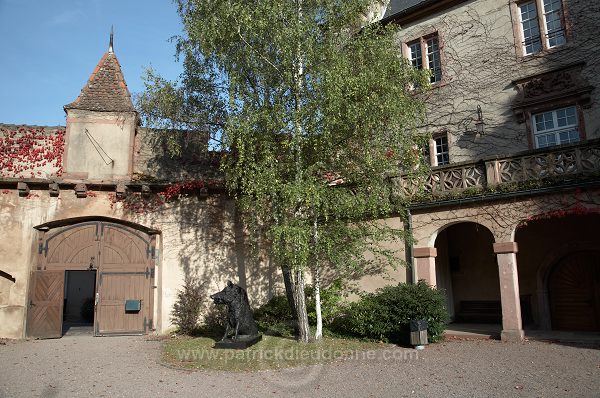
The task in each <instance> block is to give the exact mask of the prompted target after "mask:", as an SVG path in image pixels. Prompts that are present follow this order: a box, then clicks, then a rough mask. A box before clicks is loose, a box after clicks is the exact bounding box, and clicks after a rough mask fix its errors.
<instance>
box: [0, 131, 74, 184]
mask: <svg viewBox="0 0 600 398" xmlns="http://www.w3.org/2000/svg"><path fill="white" fill-rule="evenodd" d="M64 147H65V130H64V129H63V128H59V129H56V130H49V131H46V129H45V128H44V127H18V128H0V176H1V177H16V178H36V177H42V176H45V175H55V176H61V175H62V172H63V166H62V165H63V163H62V161H63V153H64Z"/></svg>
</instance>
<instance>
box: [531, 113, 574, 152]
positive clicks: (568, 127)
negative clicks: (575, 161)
mask: <svg viewBox="0 0 600 398" xmlns="http://www.w3.org/2000/svg"><path fill="white" fill-rule="evenodd" d="M569 108H573V110H574V116H575V124H569V125H566V126H563V127H559V126H558V111H561V110H566V109H569ZM548 113H550V114H551V117H552V124H553V127H552V128H548V129H545V130H542V131H538V127H537V124H538V123H537V121H536V117H537V116H540V115H545V114H548ZM531 126H532V133H533V145H534V148H535V149H543V148H549V147H553V146H556V145H567V144H574V143H577V142H580V141H581V133H580V121H579V115H578V112H577V105H574V104H573V105H569V106H562V107H558V108H552V109H548V110H545V111H541V112H536V113H532V114H531ZM573 127H574V129H575V131H576V132H577V141H571V140H570V139H569V142H561V140H560V133H561V132H565V131H570V130H573ZM550 134H552V135H554V144H553V145H545V146H542V147H540V146H539V145H538V137H539V136H545V135H550Z"/></svg>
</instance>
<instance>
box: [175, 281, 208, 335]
mask: <svg viewBox="0 0 600 398" xmlns="http://www.w3.org/2000/svg"><path fill="white" fill-rule="evenodd" d="M205 296H206V295H205V293H204V289H203V288H202V286H201V285H200V283H198V282H197V281H195V280H193V279H192V278H189V277H188V278H186V280H185V283H184V285H183V288H182V289H181V290H180V291H178V292H177V300H176V301H175V304H174V305H173V310H172V312H171V321H172V322H173V324H174V325H175V326H177V328H178V330H179V333H182V334H187V335H192V334H194V332H195V331H196V329H197V327H198V320H199V318H200V311H201V309H202V304H203V301H204V298H205Z"/></svg>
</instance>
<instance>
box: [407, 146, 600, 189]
mask: <svg viewBox="0 0 600 398" xmlns="http://www.w3.org/2000/svg"><path fill="white" fill-rule="evenodd" d="M593 175H600V140H593V141H585V142H582V143H578V144H574V145H561V146H555V147H550V148H545V149H543V150H533V151H527V152H521V153H518V154H515V155H512V156H502V157H495V158H490V159H484V160H480V161H478V162H463V163H457V164H450V165H446V166H441V167H435V168H432V169H431V172H430V173H429V174H428V175H424V176H414V175H402V176H400V178H399V180H398V184H399V188H400V190H401V192H402V194H403V195H407V196H413V195H415V194H418V193H420V192H423V193H431V194H433V195H443V194H446V193H451V192H460V191H464V190H466V189H470V188H471V189H484V188H491V187H494V186H497V185H500V184H504V183H520V182H525V181H532V180H543V179H551V178H557V179H561V180H567V179H574V178H578V177H589V176H593Z"/></svg>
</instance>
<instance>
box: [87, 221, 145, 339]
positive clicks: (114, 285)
mask: <svg viewBox="0 0 600 398" xmlns="http://www.w3.org/2000/svg"><path fill="white" fill-rule="evenodd" d="M101 235H102V240H101V250H100V252H101V256H100V268H99V270H100V271H99V274H98V285H97V289H96V291H97V292H98V296H97V300H96V317H95V329H94V330H95V334H96V336H109V335H124V334H145V333H147V332H148V331H149V330H150V329H151V328H152V300H153V295H152V285H153V284H154V283H153V280H154V268H153V266H152V265H153V262H152V259H153V251H152V246H151V242H150V241H149V240H148V238H147V236H143V235H139V234H137V233H136V232H134V231H131V230H129V229H127V228H123V227H121V226H119V225H115V224H104V223H103V224H102V227H101Z"/></svg>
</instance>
